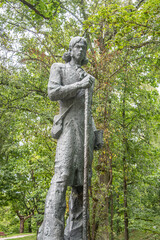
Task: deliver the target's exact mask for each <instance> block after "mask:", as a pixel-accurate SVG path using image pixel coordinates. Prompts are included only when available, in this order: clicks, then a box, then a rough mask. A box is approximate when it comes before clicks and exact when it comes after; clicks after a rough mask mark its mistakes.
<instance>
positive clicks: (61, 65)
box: [51, 63, 66, 70]
mask: <svg viewBox="0 0 160 240" xmlns="http://www.w3.org/2000/svg"><path fill="white" fill-rule="evenodd" d="M65 66H66V64H64V63H53V64H52V66H51V70H61V69H63V68H65Z"/></svg>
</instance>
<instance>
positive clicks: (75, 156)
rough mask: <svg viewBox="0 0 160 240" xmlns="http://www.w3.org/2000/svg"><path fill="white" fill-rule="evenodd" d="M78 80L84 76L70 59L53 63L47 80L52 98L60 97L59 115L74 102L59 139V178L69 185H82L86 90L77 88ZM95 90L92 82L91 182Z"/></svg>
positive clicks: (57, 166)
mask: <svg viewBox="0 0 160 240" xmlns="http://www.w3.org/2000/svg"><path fill="white" fill-rule="evenodd" d="M80 71H81V72H83V71H84V70H82V69H80ZM78 81H81V77H80V74H79V73H78V70H77V68H76V67H73V66H71V65H70V64H69V63H67V64H62V63H54V64H53V65H52V67H51V72H50V78H49V83H48V95H49V98H50V99H51V100H52V101H59V103H60V115H61V114H63V113H64V112H65V111H66V110H67V109H68V108H69V106H71V104H72V103H73V106H72V107H71V108H70V110H69V111H68V112H67V115H66V116H65V118H64V119H63V131H62V133H61V135H60V137H59V139H58V142H57V149H56V158H55V175H56V181H57V182H63V181H66V182H67V185H69V186H82V185H83V167H84V107H85V90H84V89H80V90H77V89H75V87H74V86H75V84H76V82H78ZM93 85H94V84H93ZM92 93H93V86H91V88H89V106H90V111H89V122H88V124H89V173H88V177H89V179H88V180H89V182H90V179H91V163H92V158H93V148H94V142H95V135H94V130H95V129H94V128H95V127H94V122H93V119H92V115H91V101H92Z"/></svg>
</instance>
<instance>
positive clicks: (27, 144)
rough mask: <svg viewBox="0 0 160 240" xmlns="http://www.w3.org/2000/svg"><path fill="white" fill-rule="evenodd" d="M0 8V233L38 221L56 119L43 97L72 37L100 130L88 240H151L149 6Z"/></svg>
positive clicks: (152, 57) (155, 54)
mask: <svg viewBox="0 0 160 240" xmlns="http://www.w3.org/2000/svg"><path fill="white" fill-rule="evenodd" d="M129 2H130V1H129ZM0 7H1V16H0V23H1V33H0V46H1V55H0V58H1V63H0V88H1V93H0V99H1V102H0V124H1V131H0V164H1V169H0V179H1V180H0V198H1V202H0V205H1V207H2V208H1V211H2V212H4V213H5V210H6V214H5V217H4V219H5V220H4V223H3V222H2V223H1V224H0V228H1V229H2V230H3V231H8V232H9V231H10V232H11V231H17V221H18V216H17V214H20V215H23V216H25V217H26V216H29V215H30V214H33V216H32V227H33V229H34V230H35V229H36V228H37V226H38V225H39V224H40V222H41V221H42V218H43V211H44V201H45V196H46V193H47V191H48V188H49V184H50V180H51V178H52V176H53V174H54V157H55V149H56V142H54V141H53V140H52V139H51V138H50V129H51V126H52V119H53V116H54V115H55V114H56V113H57V112H58V105H57V103H55V102H54V103H51V101H50V100H49V99H48V97H47V82H48V78H49V72H50V67H51V65H52V63H54V62H62V61H63V60H62V55H63V53H64V52H65V51H66V50H67V49H68V43H69V41H70V38H71V37H72V36H76V35H81V36H85V37H86V38H87V42H88V46H89V48H88V58H89V64H88V65H87V66H86V67H85V68H86V70H87V71H88V72H89V73H90V74H92V75H94V76H95V78H96V85H95V92H94V98H93V116H94V118H95V122H96V125H97V128H102V129H103V130H104V147H103V149H102V150H101V151H99V152H97V153H95V157H94V162H93V181H92V186H91V188H90V238H89V239H92V240H94V239H99V238H102V237H104V239H112V240H113V239H116V235H119V234H120V233H121V232H124V230H125V233H126V235H125V239H128V235H127V229H129V231H130V232H131V231H132V230H135V229H136V230H147V231H149V232H150V233H151V234H152V236H151V237H154V236H155V237H158V236H159V233H160V230H159V220H160V219H159V211H160V209H159V200H160V199H159V198H160V193H159V187H160V186H159V158H160V151H159V150H160V149H159V144H160V142H159V136H158V135H159V131H160V125H159V122H160V119H159V116H160V115H159V93H158V92H157V90H156V87H157V86H158V84H159V82H160V79H159V73H160V69H159V64H160V60H159V53H160V52H159V50H160V48H159V29H160V20H159V13H160V12H159V9H160V3H159V1H158V0H156V1H152V0H149V1H142V3H141V4H140V5H138V3H137V2H136V3H135V4H132V3H131V2H130V3H129V4H128V3H127V2H124V1H123V2H121V1H97V0H94V1H85V0H74V1H70V0H69V1H58V0H57V1H50V0H45V1H37V0H28V1H24V0H20V1H11V0H8V1H1V5H0ZM67 199H68V195H67ZM67 211H68V205H67ZM8 219H10V222H9V220H8ZM11 219H12V220H11ZM127 220H128V223H127ZM1 221H2V220H1ZM6 224H7V227H6ZM14 224H15V228H13V227H12V226H13V225H14ZM36 224H37V226H36ZM26 226H27V225H26ZM28 226H29V222H28ZM147 234H148V233H147ZM151 237H150V239H151ZM122 239H124V237H123V238H122Z"/></svg>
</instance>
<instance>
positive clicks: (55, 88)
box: [37, 37, 96, 240]
mask: <svg viewBox="0 0 160 240" xmlns="http://www.w3.org/2000/svg"><path fill="white" fill-rule="evenodd" d="M86 50H87V43H86V40H85V39H84V38H81V37H75V38H73V39H72V40H71V42H70V45H69V51H68V53H66V54H64V60H65V61H66V63H65V64H62V63H54V64H53V65H52V67H51V73H50V79H49V83H48V95H49V98H50V99H51V101H59V104H60V114H59V116H57V117H56V118H55V119H56V121H55V126H54V129H53V133H52V135H53V136H56V138H58V141H57V149H56V158H55V175H54V177H53V179H52V181H51V186H50V189H49V191H48V194H47V197H46V203H45V214H44V221H43V223H42V225H41V227H40V229H39V233H38V237H37V240H64V239H65V240H67V239H74V240H82V231H83V224H82V221H83V219H82V211H83V208H82V206H83V167H84V105H85V104H84V102H85V89H86V88H88V89H89V109H90V112H89V119H88V126H89V167H88V169H89V170H88V172H89V173H88V181H89V182H90V180H91V175H92V174H91V164H92V158H93V149H94V147H95V146H94V144H95V133H94V132H95V131H96V128H95V126H94V121H93V119H92V115H91V101H92V93H93V87H94V78H93V77H92V76H90V75H89V74H87V73H86V72H85V71H84V70H83V69H82V68H81V66H82V65H83V64H85V63H87V59H86ZM57 119H59V122H58V120H57ZM57 125H58V135H56V134H55V135H54V132H55V131H56V129H57ZM59 129H60V131H59ZM67 186H72V193H71V196H70V201H69V218H68V220H67V225H66V228H65V230H64V214H65V208H66V202H65V194H66V190H67Z"/></svg>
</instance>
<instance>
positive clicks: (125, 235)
mask: <svg viewBox="0 0 160 240" xmlns="http://www.w3.org/2000/svg"><path fill="white" fill-rule="evenodd" d="M125 166H126V158H125V156H124V157H123V192H124V226H125V231H124V239H125V240H129V233H128V212H127V180H126V169H125Z"/></svg>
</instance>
